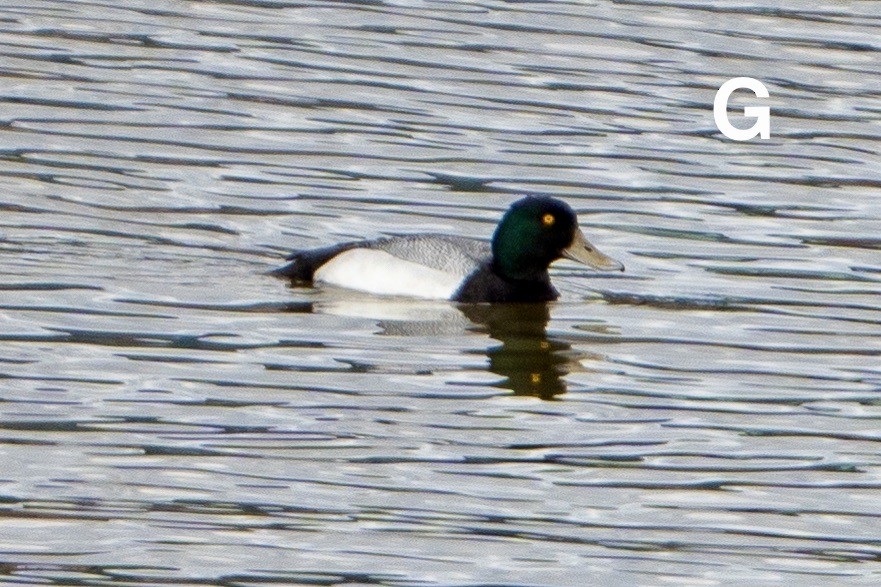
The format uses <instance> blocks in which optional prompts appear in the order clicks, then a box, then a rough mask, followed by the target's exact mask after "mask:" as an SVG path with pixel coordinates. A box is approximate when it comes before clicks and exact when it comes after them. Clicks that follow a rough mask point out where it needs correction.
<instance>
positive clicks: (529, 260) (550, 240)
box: [492, 196, 624, 280]
mask: <svg viewBox="0 0 881 587" xmlns="http://www.w3.org/2000/svg"><path fill="white" fill-rule="evenodd" d="M492 252H493V269H494V270H495V272H496V273H497V274H498V275H500V276H501V277H504V278H505V279H509V280H534V279H541V278H542V277H544V276H545V275H546V274H547V270H548V266H549V265H550V264H551V263H553V262H554V261H556V260H557V259H560V258H562V257H566V258H569V259H572V260H573V261H578V262H579V263H583V264H584V265H587V266H589V267H593V268H594V269H599V270H602V271H613V270H614V271H622V270H623V269H624V266H623V265H622V264H621V263H619V262H618V261H615V260H614V259H612V258H610V257H607V256H606V255H604V254H602V253H600V252H599V251H598V250H597V249H596V247H594V246H593V245H591V244H590V243H589V242H588V241H587V239H586V238H585V237H584V233H583V232H581V229H579V228H578V218H577V217H576V216H575V212H574V211H573V210H572V208H570V207H569V205H568V204H566V203H565V202H563V201H560V200H557V199H555V198H548V197H536V196H527V197H525V198H523V199H520V200H518V201H516V202H514V204H512V205H511V207H510V208H509V209H508V211H507V212H506V213H505V215H504V216H503V217H502V220H501V222H499V226H498V228H496V232H495V234H494V235H493V239H492Z"/></svg>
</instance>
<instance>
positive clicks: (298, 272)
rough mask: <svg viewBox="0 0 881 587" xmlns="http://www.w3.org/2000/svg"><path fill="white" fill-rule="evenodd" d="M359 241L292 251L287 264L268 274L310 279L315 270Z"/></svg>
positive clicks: (293, 278)
mask: <svg viewBox="0 0 881 587" xmlns="http://www.w3.org/2000/svg"><path fill="white" fill-rule="evenodd" d="M359 244H361V243H357V242H351V243H342V244H338V245H331V246H329V247H322V248H320V249H309V250H306V251H294V252H293V253H291V255H290V256H289V257H288V258H287V260H288V261H290V262H289V263H288V264H287V265H284V266H283V267H279V268H278V269H274V270H272V271H270V272H269V274H270V275H275V276H276V277H281V278H283V279H290V280H291V281H312V277H313V276H314V275H315V271H316V270H317V269H318V268H319V267H321V266H322V265H324V264H325V263H327V262H328V261H330V260H331V259H333V258H334V257H336V256H337V255H339V254H340V253H342V252H344V251H348V250H349V249H352V248H354V247H356V246H357V245H359Z"/></svg>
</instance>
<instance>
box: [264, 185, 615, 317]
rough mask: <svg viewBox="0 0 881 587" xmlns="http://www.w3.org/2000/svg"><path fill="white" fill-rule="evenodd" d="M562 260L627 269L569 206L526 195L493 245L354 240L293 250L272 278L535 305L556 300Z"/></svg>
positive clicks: (444, 238) (427, 239) (442, 239)
mask: <svg viewBox="0 0 881 587" xmlns="http://www.w3.org/2000/svg"><path fill="white" fill-rule="evenodd" d="M563 258H566V259H570V260H572V261H576V262H578V263H581V264H583V265H586V266H588V267H591V268H593V269H596V270H599V271H623V270H624V265H623V264H621V263H620V262H618V261H616V260H615V259H612V258H611V257H608V256H607V255H605V254H603V253H601V252H600V251H599V250H598V249H597V248H596V247H595V246H594V245H592V244H591V243H590V242H589V241H588V240H587V238H586V237H585V235H584V232H582V231H581V229H580V228H579V227H578V218H577V216H576V214H575V212H574V211H573V210H572V208H571V207H570V206H569V205H568V204H567V203H566V202H564V201H562V200H559V199H556V198H552V197H548V196H526V197H524V198H522V199H519V200H517V201H516V202H514V203H513V204H511V206H510V207H509V208H508V210H507V211H506V212H505V213H504V215H503V216H502V218H501V220H500V221H499V224H498V226H497V227H496V229H495V232H494V233H493V235H492V240H491V241H490V242H486V241H483V240H478V239H473V238H466V237H461V236H451V235H444V234H413V235H406V236H393V237H384V238H379V239H374V240H361V241H349V242H344V243H338V244H334V245H330V246H325V247H321V248H315V249H306V250H299V251H294V252H293V253H292V254H291V255H290V256H289V257H288V258H287V261H288V262H287V264H286V265H284V266H282V267H280V268H278V269H276V270H274V271H272V272H271V273H272V274H274V275H275V276H277V277H280V278H284V279H289V280H290V281H291V282H292V283H294V284H302V283H306V284H311V283H323V284H329V285H333V286H337V287H343V288H347V289H352V290H357V291H360V292H366V293H369V294H374V295H387V296H406V297H416V298H423V299H434V300H448V301H452V302H459V303H504V302H511V303H531V302H550V301H554V300H556V299H557V298H558V297H559V292H558V291H557V290H556V288H554V286H553V284H552V283H551V280H550V276H549V274H548V268H549V267H550V265H551V263H553V262H554V261H557V260H558V259H563Z"/></svg>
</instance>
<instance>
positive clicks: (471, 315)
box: [378, 304, 591, 400]
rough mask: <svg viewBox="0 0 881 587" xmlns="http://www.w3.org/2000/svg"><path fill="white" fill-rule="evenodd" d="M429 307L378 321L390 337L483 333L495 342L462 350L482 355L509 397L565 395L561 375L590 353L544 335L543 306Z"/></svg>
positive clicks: (546, 319)
mask: <svg viewBox="0 0 881 587" xmlns="http://www.w3.org/2000/svg"><path fill="white" fill-rule="evenodd" d="M453 308H456V309H458V312H457V311H455V310H454V309H453ZM425 310H428V311H425ZM434 310H436V311H432V310H430V309H428V308H423V312H422V314H421V316H420V319H416V320H414V319H383V320H380V321H379V324H378V325H379V327H380V328H381V329H382V334H383V335H391V336H443V335H445V334H447V335H455V334H458V333H461V332H462V331H463V330H465V329H470V330H476V331H478V332H482V333H485V334H487V335H488V336H490V337H491V338H493V339H495V340H496V341H498V344H493V345H492V346H490V347H489V348H485V349H479V350H478V349H475V350H473V351H468V352H471V353H473V354H481V355H485V356H486V358H487V359H488V360H489V371H490V372H492V373H495V374H496V375H498V376H500V377H501V378H502V379H501V380H500V381H499V382H498V383H495V384H493V385H494V386H495V387H499V388H502V389H507V390H510V391H512V392H513V393H514V394H515V395H531V396H535V397H539V398H541V399H545V400H550V399H553V398H554V397H555V396H557V395H560V394H563V393H566V391H567V388H566V382H565V380H564V379H563V378H564V376H565V375H567V374H568V373H571V372H572V371H575V370H579V369H581V368H582V367H581V364H580V362H579V361H580V359H584V358H586V357H588V356H591V355H589V354H587V353H582V352H579V351H576V350H574V349H572V345H571V344H569V343H568V342H566V341H565V340H561V339H559V338H554V337H549V336H548V334H547V326H548V322H549V320H550V308H549V306H548V305H547V304H458V305H456V306H454V307H451V306H449V305H446V307H445V308H444V309H443V311H437V310H438V309H437V308H435V309H434Z"/></svg>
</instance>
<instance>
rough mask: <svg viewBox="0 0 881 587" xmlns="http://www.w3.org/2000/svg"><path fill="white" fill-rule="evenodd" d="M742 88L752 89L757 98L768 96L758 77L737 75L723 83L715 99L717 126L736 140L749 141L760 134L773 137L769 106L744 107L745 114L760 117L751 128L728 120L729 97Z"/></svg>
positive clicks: (714, 111)
mask: <svg viewBox="0 0 881 587" xmlns="http://www.w3.org/2000/svg"><path fill="white" fill-rule="evenodd" d="M740 88H746V89H748V90H752V91H753V93H754V94H755V95H756V97H757V98H767V97H768V89H767V88H766V87H765V86H764V84H762V82H760V81H759V80H757V79H754V78H751V77H736V78H734V79H730V80H728V81H727V82H725V83H724V84H722V87H721V88H719V91H718V92H716V99H715V100H713V118H714V119H715V120H716V126H717V127H718V128H719V130H720V131H722V134H723V135H725V136H726V137H728V138H729V139H733V140H735V141H748V140H750V139H751V138H753V137H754V136H756V135H758V134H761V137H762V138H763V139H769V138H771V109H770V108H769V107H768V106H747V107H746V108H744V109H743V114H744V116H750V117H755V118H757V119H758V120H756V123H755V124H754V125H752V126H751V127H750V128H746V129H742V130H741V129H739V128H736V127H734V126H733V125H732V124H731V121H729V120H728V112H727V110H728V98H730V97H731V93H732V92H734V90H737V89H740Z"/></svg>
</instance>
